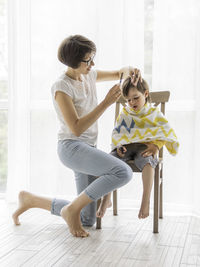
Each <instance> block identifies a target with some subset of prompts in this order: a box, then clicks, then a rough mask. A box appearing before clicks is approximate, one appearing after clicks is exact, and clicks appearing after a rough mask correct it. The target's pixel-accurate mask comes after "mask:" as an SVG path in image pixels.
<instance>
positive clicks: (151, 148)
mask: <svg viewBox="0 0 200 267" xmlns="http://www.w3.org/2000/svg"><path fill="white" fill-rule="evenodd" d="M145 145H147V149H145V150H144V151H142V153H141V155H142V156H143V157H144V158H146V157H149V156H153V158H155V156H156V155H157V154H158V152H159V149H158V147H157V146H156V145H154V144H148V143H145Z"/></svg>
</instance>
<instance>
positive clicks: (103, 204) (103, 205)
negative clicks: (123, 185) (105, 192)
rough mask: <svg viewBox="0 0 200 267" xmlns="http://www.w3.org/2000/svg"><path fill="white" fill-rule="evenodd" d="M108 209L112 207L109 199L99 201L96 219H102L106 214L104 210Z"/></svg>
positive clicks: (104, 198)
mask: <svg viewBox="0 0 200 267" xmlns="http://www.w3.org/2000/svg"><path fill="white" fill-rule="evenodd" d="M110 207H112V202H111V200H110V197H108V196H104V197H103V199H102V201H101V204H100V206H99V208H98V211H97V213H96V216H97V217H98V218H102V217H103V216H104V214H105V212H106V209H107V208H110Z"/></svg>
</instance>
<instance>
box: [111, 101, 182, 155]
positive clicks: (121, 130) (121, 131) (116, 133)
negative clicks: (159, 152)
mask: <svg viewBox="0 0 200 267" xmlns="http://www.w3.org/2000/svg"><path fill="white" fill-rule="evenodd" d="M154 140H162V141H166V143H165V146H166V148H167V150H168V151H169V153H170V154H172V155H176V154H177V152H178V147H179V143H178V141H177V136H176V134H175V132H174V130H173V129H172V128H171V126H170V125H169V122H168V120H167V119H166V118H165V116H164V115H163V113H162V112H161V111H160V110H159V108H158V107H154V106H152V105H151V104H148V103H147V104H145V105H144V106H143V107H142V108H141V109H140V110H139V111H134V110H133V109H132V108H130V107H128V106H126V107H123V109H122V111H121V113H120V114H119V116H118V118H117V121H116V125H115V128H114V129H113V131H112V145H111V146H112V150H113V149H114V148H116V147H117V146H119V145H124V144H130V143H143V142H151V141H154Z"/></svg>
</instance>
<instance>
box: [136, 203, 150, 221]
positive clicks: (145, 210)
mask: <svg viewBox="0 0 200 267" xmlns="http://www.w3.org/2000/svg"><path fill="white" fill-rule="evenodd" d="M148 216H149V200H144V199H142V203H141V207H140V211H139V214H138V218H139V219H145V218H146V217H148Z"/></svg>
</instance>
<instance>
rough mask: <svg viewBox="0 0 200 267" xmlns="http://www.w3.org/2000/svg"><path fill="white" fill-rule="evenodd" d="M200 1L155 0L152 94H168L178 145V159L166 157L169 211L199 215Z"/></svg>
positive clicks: (166, 197)
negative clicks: (168, 92) (166, 91)
mask: <svg viewBox="0 0 200 267" xmlns="http://www.w3.org/2000/svg"><path fill="white" fill-rule="evenodd" d="M199 18H200V2H199V1H198V0H192V1H186V0H175V1H174V0H169V1H164V0H155V1H154V39H153V40H154V42H153V74H152V77H153V83H152V87H153V90H170V92H171V96H170V102H169V104H167V109H166V114H167V117H168V118H169V121H170V122H171V123H172V125H173V127H174V128H175V130H176V133H177V136H178V138H179V140H180V150H179V154H178V156H176V157H175V158H173V157H171V156H169V155H168V154H167V152H166V153H165V165H164V166H165V170H164V189H165V190H164V200H165V201H166V202H167V203H168V206H167V208H168V210H171V211H174V212H176V210H177V211H182V212H188V213H193V214H198V215H200V195H199V192H198V188H199V187H200V180H199V173H198V164H199V162H198V159H199V155H198V151H199V147H200V139H199V137H198V136H199V130H200V128H199V127H200V125H199V123H200V120H199V105H200V104H199V101H200V94H199V89H200V79H199V74H200V53H199V51H200V42H199V37H200V30H199V29H200V20H199Z"/></svg>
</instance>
